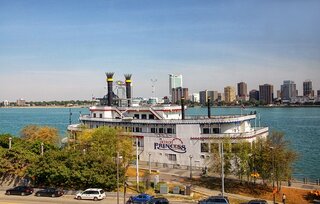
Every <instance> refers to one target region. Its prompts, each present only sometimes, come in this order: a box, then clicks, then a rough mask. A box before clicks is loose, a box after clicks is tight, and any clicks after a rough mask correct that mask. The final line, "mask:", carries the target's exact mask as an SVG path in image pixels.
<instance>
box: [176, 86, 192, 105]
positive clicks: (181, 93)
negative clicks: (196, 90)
mask: <svg viewBox="0 0 320 204" xmlns="http://www.w3.org/2000/svg"><path fill="white" fill-rule="evenodd" d="M182 97H184V99H185V100H189V98H188V97H189V91H188V88H182V87H178V88H173V89H172V103H179V102H180V101H181V98H182Z"/></svg>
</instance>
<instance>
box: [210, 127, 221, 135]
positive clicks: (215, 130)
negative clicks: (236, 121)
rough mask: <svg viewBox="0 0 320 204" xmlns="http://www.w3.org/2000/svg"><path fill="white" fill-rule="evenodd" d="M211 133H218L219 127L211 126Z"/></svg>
mask: <svg viewBox="0 0 320 204" xmlns="http://www.w3.org/2000/svg"><path fill="white" fill-rule="evenodd" d="M212 133H213V134H219V133H220V129H219V128H212Z"/></svg>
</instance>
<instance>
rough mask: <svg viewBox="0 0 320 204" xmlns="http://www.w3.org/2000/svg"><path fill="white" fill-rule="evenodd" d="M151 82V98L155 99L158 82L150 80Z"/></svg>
mask: <svg viewBox="0 0 320 204" xmlns="http://www.w3.org/2000/svg"><path fill="white" fill-rule="evenodd" d="M150 80H151V87H152V94H153V97H154V98H155V97H156V82H157V81H158V80H157V79H150Z"/></svg>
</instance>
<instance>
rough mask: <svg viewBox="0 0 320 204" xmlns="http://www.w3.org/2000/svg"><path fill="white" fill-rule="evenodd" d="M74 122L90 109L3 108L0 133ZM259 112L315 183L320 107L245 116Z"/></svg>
mask: <svg viewBox="0 0 320 204" xmlns="http://www.w3.org/2000/svg"><path fill="white" fill-rule="evenodd" d="M70 111H71V113H72V115H71V122H72V123H77V122H78V117H79V115H80V113H88V112H89V111H88V109H86V108H71V109H69V108H0V134H3V133H10V134H12V135H16V136H19V134H20V130H21V129H22V128H23V127H24V126H26V125H29V124H37V125H49V126H53V127H56V128H58V129H59V131H60V134H61V136H62V137H63V136H64V135H65V133H66V127H67V125H68V124H69V116H70ZM206 111H207V109H206V108H200V107H198V108H189V109H187V112H186V114H187V115H206V114H207V113H206ZM251 111H257V112H258V114H259V115H260V117H261V120H260V121H261V126H268V127H269V128H270V131H272V130H277V131H282V132H284V133H285V138H286V139H287V140H288V141H289V142H290V148H292V149H294V150H296V151H297V152H298V154H299V159H298V161H297V162H295V164H294V178H296V179H300V180H302V179H303V178H308V179H309V180H311V181H315V179H319V178H320V159H319V157H318V156H319V152H320V151H319V147H320V108H318V107H315V108H312V107H310V108H309V107H307V108H297V107H295V108H247V109H245V110H242V112H243V113H249V112H251ZM211 113H212V114H213V115H221V114H240V113H241V110H240V108H212V110H211Z"/></svg>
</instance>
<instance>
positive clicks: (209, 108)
mask: <svg viewBox="0 0 320 204" xmlns="http://www.w3.org/2000/svg"><path fill="white" fill-rule="evenodd" d="M207 104H208V105H207V106H208V118H211V100H210V96H209V97H208V102H207Z"/></svg>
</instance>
